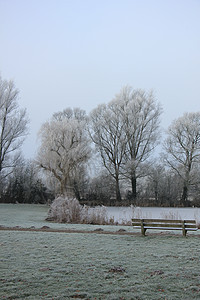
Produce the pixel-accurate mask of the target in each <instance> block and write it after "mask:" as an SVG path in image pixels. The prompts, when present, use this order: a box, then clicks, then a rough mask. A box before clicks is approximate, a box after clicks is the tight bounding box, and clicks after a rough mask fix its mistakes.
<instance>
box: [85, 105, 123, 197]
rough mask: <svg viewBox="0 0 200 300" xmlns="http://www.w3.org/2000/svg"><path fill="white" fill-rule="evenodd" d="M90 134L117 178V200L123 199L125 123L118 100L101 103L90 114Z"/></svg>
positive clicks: (102, 157)
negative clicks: (121, 182) (121, 173)
mask: <svg viewBox="0 0 200 300" xmlns="http://www.w3.org/2000/svg"><path fill="white" fill-rule="evenodd" d="M90 124H91V130H90V136H91V138H92V141H93V142H94V143H95V145H96V149H97V151H98V152H99V154H100V156H101V159H102V162H103V165H104V167H105V168H106V169H107V171H108V172H109V174H110V175H111V176H112V177H113V178H114V179H115V186H116V189H115V190H116V200H117V201H121V193H120V186H119V181H120V168H121V164H122V162H123V156H124V152H125V147H126V141H125V135H124V130H123V127H124V124H123V122H122V119H121V115H120V105H119V103H118V101H111V102H110V103H108V104H107V105H106V104H102V105H99V106H98V107H97V108H96V109H94V110H93V111H92V112H91V114H90Z"/></svg>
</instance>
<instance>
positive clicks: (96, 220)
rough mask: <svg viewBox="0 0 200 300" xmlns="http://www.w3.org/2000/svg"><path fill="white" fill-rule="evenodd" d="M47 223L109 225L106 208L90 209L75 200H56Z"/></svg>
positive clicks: (51, 207) (60, 198) (59, 198)
mask: <svg viewBox="0 0 200 300" xmlns="http://www.w3.org/2000/svg"><path fill="white" fill-rule="evenodd" d="M46 220H47V221H55V222H59V223H84V224H100V225H102V224H108V218H107V210H106V208H105V207H104V206H102V207H95V208H90V207H88V206H86V205H84V206H82V205H80V203H79V201H78V200H77V199H75V198H64V197H58V198H56V199H55V200H54V201H53V202H52V204H51V206H50V209H49V212H48V217H47V219H46Z"/></svg>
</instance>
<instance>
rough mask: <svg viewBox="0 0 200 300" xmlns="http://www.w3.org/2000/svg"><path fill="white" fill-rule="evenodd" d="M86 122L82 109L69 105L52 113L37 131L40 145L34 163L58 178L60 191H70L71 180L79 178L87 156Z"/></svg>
mask: <svg viewBox="0 0 200 300" xmlns="http://www.w3.org/2000/svg"><path fill="white" fill-rule="evenodd" d="M86 123H87V118H86V114H85V112H84V111H83V110H80V109H78V108H77V109H74V110H72V109H70V108H68V109H66V110H64V111H63V112H59V113H56V114H54V115H53V117H52V119H51V120H50V121H48V122H46V123H44V124H43V125H42V127H41V130H40V132H39V136H40V138H41V146H40V148H39V151H38V156H37V164H38V166H39V167H40V168H42V169H43V170H44V171H45V172H46V174H48V175H49V176H53V177H54V178H55V179H56V180H57V183H58V189H59V192H60V194H66V193H69V191H70V190H71V188H74V181H75V180H78V178H80V176H81V171H82V170H84V165H85V164H86V162H87V161H88V160H89V158H90V154H91V149H90V140H89V139H88V132H87V130H86ZM78 175H79V176H78ZM76 184H78V183H77V182H76ZM76 189H77V186H76ZM76 192H77V191H76Z"/></svg>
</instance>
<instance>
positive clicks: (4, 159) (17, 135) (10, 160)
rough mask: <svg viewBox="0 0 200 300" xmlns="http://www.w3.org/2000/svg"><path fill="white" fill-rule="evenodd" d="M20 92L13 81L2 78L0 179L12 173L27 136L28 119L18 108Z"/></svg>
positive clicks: (0, 89)
mask: <svg viewBox="0 0 200 300" xmlns="http://www.w3.org/2000/svg"><path fill="white" fill-rule="evenodd" d="M18 95H19V91H18V90H17V89H16V88H15V85H14V82H13V81H6V80H3V79H2V78H1V77H0V177H1V178H3V177H5V176H8V175H9V174H10V173H12V171H13V168H14V167H15V166H16V165H17V164H18V161H19V157H20V154H19V150H20V147H21V146H22V143H23V141H24V139H25V136H26V135H27V125H28V118H27V113H26V110H25V109H19V106H18V102H17V100H18Z"/></svg>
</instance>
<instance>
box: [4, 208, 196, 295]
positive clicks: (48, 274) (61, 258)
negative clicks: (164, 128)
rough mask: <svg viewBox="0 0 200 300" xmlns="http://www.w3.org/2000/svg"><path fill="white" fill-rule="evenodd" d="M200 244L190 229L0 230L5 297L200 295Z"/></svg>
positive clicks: (38, 218) (38, 217)
mask: <svg viewBox="0 0 200 300" xmlns="http://www.w3.org/2000/svg"><path fill="white" fill-rule="evenodd" d="M2 207H3V206H0V210H1V211H0V224H1V223H3V222H4V221H5V220H4V221H3V219H1V217H2V214H1V213H2V212H3V210H2ZM16 212H17V211H16ZM35 212H36V211H32V213H30V211H29V217H30V216H32V219H34V222H36V219H37V220H38V222H40V221H41V223H39V224H40V225H42V224H43V223H42V220H40V218H41V216H42V214H41V215H40V216H39V215H37V217H36V219H35V218H34V213H35ZM43 213H44V214H45V212H43ZM25 214H26V213H25V212H23V222H24V223H23V224H25V219H26V218H25ZM7 218H9V211H8V212H7ZM27 218H28V217H27ZM26 220H27V219H26ZM1 221H2V222H1ZM12 222H13V220H12V221H11V223H12ZM32 222H33V221H32ZM8 223H9V222H8V221H7V224H8ZM12 224H14V223H12ZM28 225H31V224H30V223H28ZM55 225H56V224H55ZM61 225H62V226H64V224H61ZM15 226H16V225H15ZM52 226H53V225H52ZM71 226H74V228H77V227H76V226H78V225H71ZM87 226H88V227H87ZM27 227H28V226H27ZM101 227H103V226H101ZM110 227H111V226H110ZM110 227H106V228H110ZM84 228H85V230H86V229H87V228H89V229H91V225H85V227H84ZM93 228H94V227H93ZM112 228H113V231H117V230H118V229H119V228H118V227H115V226H114V227H112ZM103 229H104V227H103ZM109 230H111V229H109ZM130 230H131V228H130ZM128 231H129V229H128ZM199 242H200V235H199V234H191V233H189V234H188V236H187V237H186V238H184V237H182V235H181V233H180V234H179V233H178V234H172V235H169V234H164V235H160V234H158V235H157V234H155V233H154V234H151V233H149V235H148V236H146V237H142V236H140V234H133V235H116V234H110V235H105V234H98V233H90V234H89V233H50V232H20V231H0V299H36V300H39V299H45V300H46V299H111V300H112V299H116V300H118V299H127V300H128V299H141V300H143V299H152V300H156V299H163V300H164V299H171V300H175V299H182V300H183V299H184V300H186V299H188V300H190V299H200V272H199V270H200V251H199Z"/></svg>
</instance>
